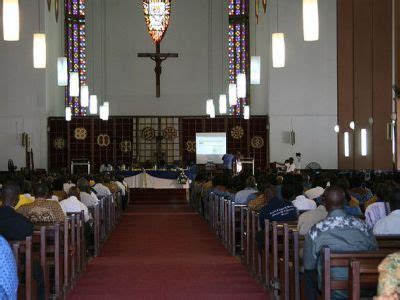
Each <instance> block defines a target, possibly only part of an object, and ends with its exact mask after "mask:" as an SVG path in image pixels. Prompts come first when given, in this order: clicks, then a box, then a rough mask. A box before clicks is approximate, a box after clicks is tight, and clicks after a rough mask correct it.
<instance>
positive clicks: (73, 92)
mask: <svg viewBox="0 0 400 300" xmlns="http://www.w3.org/2000/svg"><path fill="white" fill-rule="evenodd" d="M69 96H70V97H79V73H78V72H71V73H69Z"/></svg>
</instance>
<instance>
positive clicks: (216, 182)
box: [212, 175, 228, 197]
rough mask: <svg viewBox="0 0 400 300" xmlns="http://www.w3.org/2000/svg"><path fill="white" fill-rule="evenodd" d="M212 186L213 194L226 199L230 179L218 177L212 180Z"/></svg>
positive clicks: (222, 176) (223, 176)
mask: <svg viewBox="0 0 400 300" xmlns="http://www.w3.org/2000/svg"><path fill="white" fill-rule="evenodd" d="M212 185H213V190H212V192H213V193H214V194H215V195H217V196H219V197H224V196H226V194H227V192H228V189H227V185H228V177H227V176H225V175H216V176H214V177H213V179H212Z"/></svg>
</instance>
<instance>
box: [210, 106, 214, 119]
mask: <svg viewBox="0 0 400 300" xmlns="http://www.w3.org/2000/svg"><path fill="white" fill-rule="evenodd" d="M210 118H211V119H214V118H215V106H214V102H213V104H212V106H211V112H210Z"/></svg>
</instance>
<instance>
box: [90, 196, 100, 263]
mask: <svg viewBox="0 0 400 300" xmlns="http://www.w3.org/2000/svg"><path fill="white" fill-rule="evenodd" d="M89 212H90V214H91V215H92V218H93V223H92V226H93V241H94V245H93V253H94V257H97V256H98V255H99V251H100V230H101V229H100V222H101V220H100V204H97V205H96V206H94V207H89Z"/></svg>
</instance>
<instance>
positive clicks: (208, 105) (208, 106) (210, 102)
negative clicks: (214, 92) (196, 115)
mask: <svg viewBox="0 0 400 300" xmlns="http://www.w3.org/2000/svg"><path fill="white" fill-rule="evenodd" d="M213 107H214V100H213V99H208V100H207V102H206V114H207V115H210V114H211V111H212V108H213Z"/></svg>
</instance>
